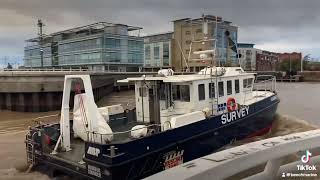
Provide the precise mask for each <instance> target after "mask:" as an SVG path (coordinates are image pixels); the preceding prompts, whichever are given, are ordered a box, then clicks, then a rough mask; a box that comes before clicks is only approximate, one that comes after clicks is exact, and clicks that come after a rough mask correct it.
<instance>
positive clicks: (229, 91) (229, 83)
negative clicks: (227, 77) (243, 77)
mask: <svg viewBox="0 0 320 180" xmlns="http://www.w3.org/2000/svg"><path fill="white" fill-rule="evenodd" d="M231 94H232V81H227V95H231Z"/></svg>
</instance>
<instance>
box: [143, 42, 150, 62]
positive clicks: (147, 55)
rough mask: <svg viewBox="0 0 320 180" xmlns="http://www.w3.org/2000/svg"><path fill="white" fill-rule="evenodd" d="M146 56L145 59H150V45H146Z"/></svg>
mask: <svg viewBox="0 0 320 180" xmlns="http://www.w3.org/2000/svg"><path fill="white" fill-rule="evenodd" d="M144 56H145V59H150V45H145V47H144Z"/></svg>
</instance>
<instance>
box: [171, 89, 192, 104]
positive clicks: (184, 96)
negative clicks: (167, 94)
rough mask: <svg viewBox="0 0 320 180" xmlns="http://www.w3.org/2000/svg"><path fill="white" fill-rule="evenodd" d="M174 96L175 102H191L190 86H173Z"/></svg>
mask: <svg viewBox="0 0 320 180" xmlns="http://www.w3.org/2000/svg"><path fill="white" fill-rule="evenodd" d="M172 95H173V100H175V101H184V102H190V88H189V86H188V85H172Z"/></svg>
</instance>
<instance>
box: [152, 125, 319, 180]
mask: <svg viewBox="0 0 320 180" xmlns="http://www.w3.org/2000/svg"><path fill="white" fill-rule="evenodd" d="M319 146H320V129H318V130H312V131H307V132H301V133H295V134H289V135H286V136H279V137H274V138H270V139H264V140H261V141H256V142H252V143H248V144H244V145H241V146H238V147H234V148H231V149H227V150H224V151H220V152H217V153H213V154H210V155H208V156H204V157H201V158H198V159H196V160H193V161H190V162H187V163H184V164H182V165H179V166H177V167H174V168H171V169H168V170H166V171H162V172H160V173H158V174H155V175H153V176H150V177H147V178H146V179H150V180H151V179H152V180H163V179H189V180H206V179H207V180H212V179H226V178H228V177H231V176H234V175H236V174H238V173H241V172H243V171H246V170H248V169H251V168H253V167H256V166H258V165H261V164H263V163H266V165H265V167H264V170H263V171H262V172H259V173H257V174H254V175H251V176H249V177H246V178H245V179H248V180H263V179H275V178H276V176H280V177H281V176H282V177H283V176H286V173H287V172H294V171H298V166H297V165H299V166H300V165H302V166H303V165H307V164H308V165H310V166H311V167H312V164H315V163H318V162H319V161H320V158H319V156H311V160H310V161H308V163H306V164H305V162H301V161H300V160H299V161H296V162H291V163H288V164H282V163H283V160H284V159H285V158H286V157H287V156H288V155H290V154H293V153H296V152H299V151H305V150H311V149H315V148H318V147H319ZM195 148H196V147H195ZM308 152H309V151H308ZM304 156H306V155H304ZM319 168H320V167H319ZM301 173H303V171H301Z"/></svg>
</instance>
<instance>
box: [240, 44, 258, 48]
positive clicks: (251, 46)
mask: <svg viewBox="0 0 320 180" xmlns="http://www.w3.org/2000/svg"><path fill="white" fill-rule="evenodd" d="M254 45H255V44H252V43H238V47H239V48H253V47H254Z"/></svg>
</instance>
